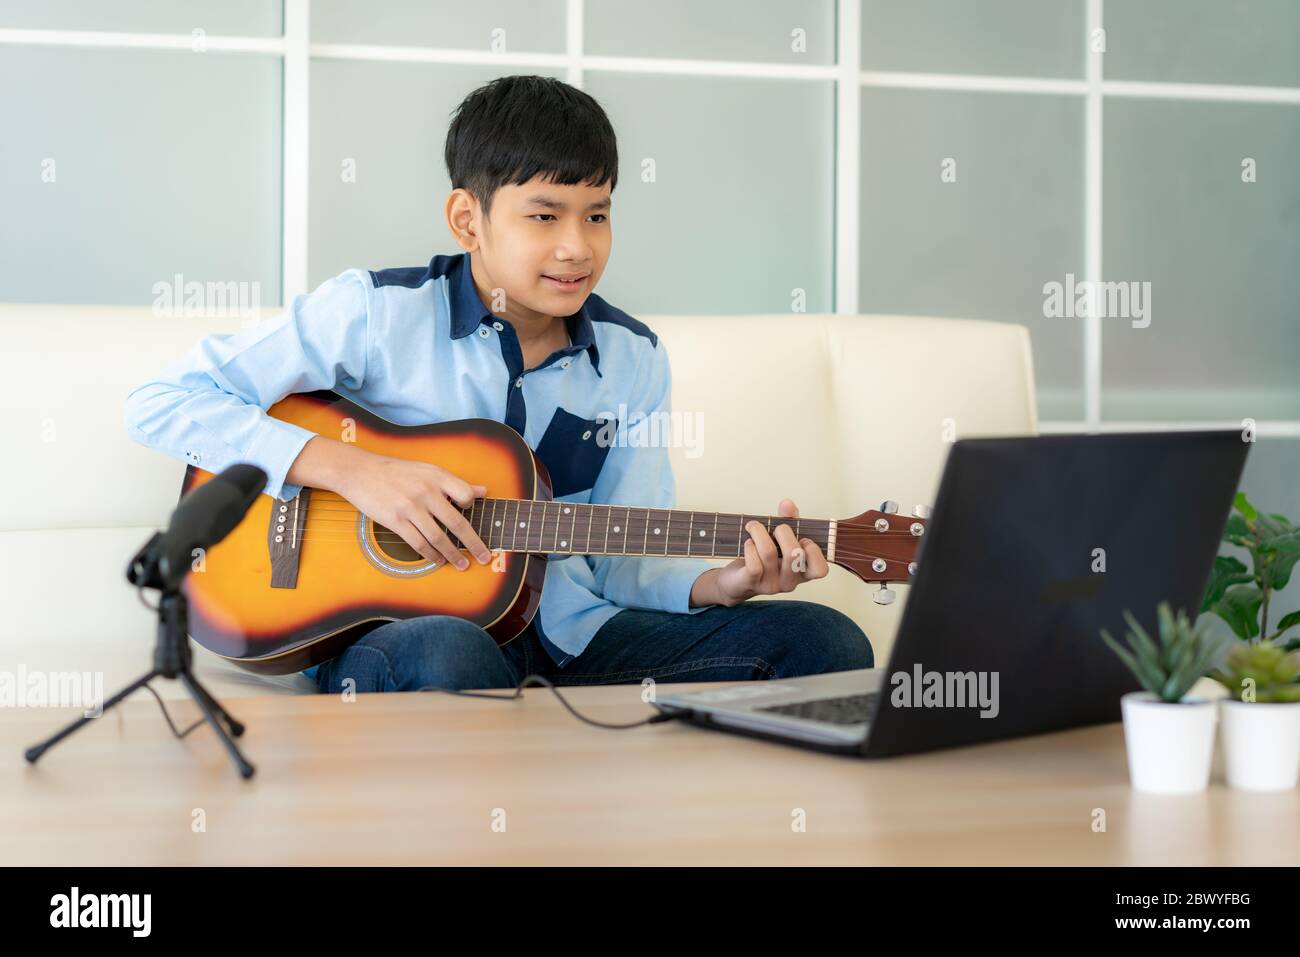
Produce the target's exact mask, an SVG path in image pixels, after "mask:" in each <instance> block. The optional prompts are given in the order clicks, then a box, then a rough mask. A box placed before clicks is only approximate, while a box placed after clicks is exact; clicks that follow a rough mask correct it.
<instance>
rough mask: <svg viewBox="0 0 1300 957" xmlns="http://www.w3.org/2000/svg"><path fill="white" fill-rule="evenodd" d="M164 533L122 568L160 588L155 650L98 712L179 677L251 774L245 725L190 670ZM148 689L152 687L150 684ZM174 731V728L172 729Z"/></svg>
mask: <svg viewBox="0 0 1300 957" xmlns="http://www.w3.org/2000/svg"><path fill="white" fill-rule="evenodd" d="M162 538H163V535H162V533H156V534H155V535H154V536H153V538H151V539H149V541H148V542H147V543H146V544H145V546H144V548H142V549H140V551H139V552H138V553H137V554H136V556H135V558H133V559H132V560H131V564H130V566H129V567H128V569H127V573H126V577H127V580H129V581H130V582H131V583H132V584H134V585H137V586H138V587H140V588H156V589H158V590H159V591H160V592H161V598H160V599H159V601H158V605H157V611H158V637H157V641H156V642H155V644H154V650H153V669H152V670H151V671H149V672H148V673H147V674H145V675H143V676H141V677H140V678H137V679H136V680H135V681H133V682H131V683H130V684H129V685H127V686H126V687H125V688H123V689H122V690H121V691H119V692H118V693H117V694H115V695H113V697H111V698H109V699H108V700H107V701H105V702H104V707H103V709H102V711H101V714H102V713H103V712H104V711H108V709H109V708H112V707H113V706H114V705H116V704H118V703H119V702H120V701H122V700H123V699H124V698H126V697H127V696H128V695H130V694H132V693H134V692H136V691H138V690H139V689H141V688H143V687H145V686H146V685H148V684H149V682H150V681H152V680H153V679H154V678H171V679H175V680H179V681H180V682H181V684H183V685H185V687H186V689H187V690H188V691H189V693H190V697H192V698H193V699H194V702H195V704H197V705H198V706H199V710H200V711H201V712H202V713H203V716H204V718H206V719H207V722H208V724H210V725H211V726H212V730H213V732H215V734H216V736H217V740H219V741H220V742H221V743H222V745H223V746H224V747H225V749H226V752H227V753H228V754H229V755H230V760H231V761H232V762H233V763H234V765H235V767H236V768H237V769H238V770H239V774H240V776H241V777H244V778H251V777H252V776H253V772H254V770H255V768H254V767H253V765H251V764H249V763H248V761H247V759H245V757H244V756H243V754H241V753H240V751H239V748H238V747H237V746H236V744H235V742H234V738H237V737H239V736H240V735H242V734H243V733H244V726H243V725H242V724H240V723H239V722H238V721H236V720H235V719H234V718H232V717H231V716H230V713H229V712H227V711H226V709H225V708H223V707H222V706H221V705H220V704H219V703H218V702H217V699H216V698H214V697H212V694H211V693H210V692H209V691H208V690H207V689H206V688H205V687H203V684H202V682H200V681H199V679H198V678H197V677H196V676H195V674H194V671H193V669H192V666H191V662H192V654H191V651H190V639H189V603H188V601H187V600H186V598H185V595H184V593H183V592H182V591H181V589H180V586H179V583H175V584H173V583H170V582H169V581H168V579H167V578H165V577H164V576H163V574H162V572H161V571H160V568H159V562H158V557H159V548H156V547H155V546H160V545H161V540H162ZM149 690H151V691H152V690H153V689H149ZM160 703H161V699H160ZM165 713H166V711H165V709H164V714H165ZM93 717H94V716H86V715H83V716H82V717H80V718H78V719H77V720H75V721H73V722H72V723H71V724H69V725H68V726H67V727H65V728H64V729H63V730H61V731H59V732H58V733H57V734H55V735H54V736H53V737H50V738H48V739H47V740H45V741H42V742H41V743H40V744H36V745H33V746H32V747H30V748H28V749H27V750H26V751H25V752H24V756H25V757H26V758H27V760H28V761H30V762H31V763H33V764H35V763H36V761H37V760H38V759H39V758H40V757H41V755H43V754H44V753H45V752H46V751H48V750H49V749H50V748H52V747H53V746H54V745H56V744H58V743H59V742H60V741H62V740H63V739H64V738H66V737H68V735H70V734H72V733H73V732H74V731H77V730H78V729H80V728H81V727H83V726H84V725H85V724H87V723H88V722H89V721H91V720H93ZM223 722H224V723H223ZM169 723H170V719H169ZM172 730H173V732H175V728H173V729H172ZM178 736H180V735H178Z"/></svg>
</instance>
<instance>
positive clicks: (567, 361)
mask: <svg viewBox="0 0 1300 957" xmlns="http://www.w3.org/2000/svg"><path fill="white" fill-rule="evenodd" d="M560 365H561V366H563V367H564V368H565V369H567V368H569V360H568V359H561V360H560Z"/></svg>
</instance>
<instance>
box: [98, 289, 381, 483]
mask: <svg viewBox="0 0 1300 957" xmlns="http://www.w3.org/2000/svg"><path fill="white" fill-rule="evenodd" d="M372 291H373V290H372V289H371V286H370V284H369V281H368V278H367V276H366V273H365V272H363V271H361V270H356V269H351V270H348V271H347V272H344V273H342V274H341V275H339V276H337V277H335V278H334V279H330V280H327V281H326V282H324V283H322V284H321V285H320V286H318V287H317V288H316V289H315V290H313V291H312V292H311V293H309V294H306V295H298V296H295V297H294V299H293V302H292V304H291V305H290V306H289V308H288V309H287V310H286V311H285V312H284V313H283V314H282V315H279V316H276V317H275V318H273V319H268V320H266V321H264V322H260V323H258V324H257V325H255V326H252V327H250V328H248V329H244V330H241V331H240V332H237V333H234V334H214V335H210V336H207V337H205V338H204V339H202V340H201V341H200V342H199V343H198V344H196V345H195V346H194V347H193V348H192V349H191V350H190V351H189V352H188V353H186V354H185V355H184V356H183V357H182V358H181V359H180V360H178V361H177V362H175V363H173V364H172V365H170V366H168V367H167V368H165V369H164V370H162V372H161V373H159V374H158V375H157V376H156V377H155V378H153V379H150V380H149V381H148V382H145V383H142V384H141V385H139V386H137V387H136V388H134V389H132V390H131V392H130V393H128V395H127V397H126V406H125V417H124V419H125V425H126V431H127V434H128V435H130V436H131V438H133V439H134V440H135V441H137V442H139V443H141V444H142V445H147V446H149V447H150V448H154V449H157V450H158V451H160V452H164V453H166V454H167V455H171V456H174V457H175V458H178V459H181V460H183V461H186V462H188V463H190V464H195V465H198V466H200V467H201V468H204V469H206V470H208V471H211V472H220V471H221V470H223V469H225V468H226V467H228V466H230V465H233V464H235V463H237V462H248V463H251V464H253V465H256V466H258V467H259V468H261V469H262V470H263V471H265V472H266V474H267V484H266V488H265V492H266V494H267V495H271V496H275V497H277V498H281V499H284V500H286V501H287V500H288V499H291V498H293V497H294V496H295V495H297V494H298V493H299V492H300V491H301V490H302V486H300V485H287V484H285V477H286V475H287V474H288V472H289V468H290V467H291V466H292V465H293V462H294V460H295V459H296V458H297V457H298V453H300V452H301V451H302V449H303V446H305V445H306V444H307V442H308V440H310V439H311V438H312V436H313V435H315V434H316V433H314V432H312V431H310V430H308V429H305V428H302V427H301V426H297V425H293V424H291V423H289V422H283V421H281V420H279V419H275V418H272V417H271V416H269V415H267V414H266V410H267V409H268V408H270V407H271V406H272V405H274V404H275V403H277V402H279V401H280V400H281V399H283V398H284V397H285V396H287V395H290V394H292V393H297V392H312V391H315V390H317V389H332V388H334V387H335V386H336V385H338V384H340V383H342V384H343V385H345V386H346V387H347V388H349V389H352V390H356V389H360V388H361V385H362V383H363V382H364V381H365V376H366V368H367V365H368V364H369V353H370V343H371V338H372V336H371V329H370V326H371V314H372V308H371V306H372V303H371V293H372Z"/></svg>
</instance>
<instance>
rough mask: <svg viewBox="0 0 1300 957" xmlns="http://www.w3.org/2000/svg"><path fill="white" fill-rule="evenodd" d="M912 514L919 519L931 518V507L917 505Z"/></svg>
mask: <svg viewBox="0 0 1300 957" xmlns="http://www.w3.org/2000/svg"><path fill="white" fill-rule="evenodd" d="M912 514H913V515H915V516H916V517H917V518H929V517H930V506H929V505H917V506H915V507H914V508H913V509H912Z"/></svg>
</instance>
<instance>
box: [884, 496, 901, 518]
mask: <svg viewBox="0 0 1300 957" xmlns="http://www.w3.org/2000/svg"><path fill="white" fill-rule="evenodd" d="M880 510H881V511H882V512H884V513H885V514H886V515H893V514H894V513H895V512H897V511H898V503H897V502H895V501H894V500H893V499H885V500H884V501H883V502H881V503H880Z"/></svg>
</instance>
